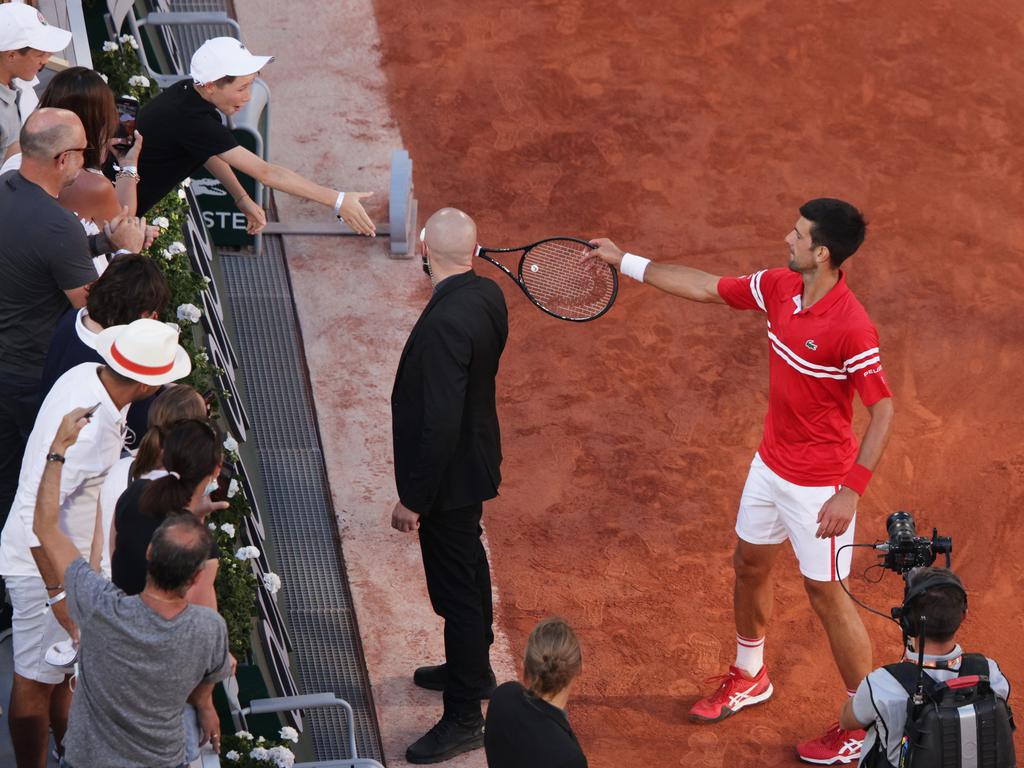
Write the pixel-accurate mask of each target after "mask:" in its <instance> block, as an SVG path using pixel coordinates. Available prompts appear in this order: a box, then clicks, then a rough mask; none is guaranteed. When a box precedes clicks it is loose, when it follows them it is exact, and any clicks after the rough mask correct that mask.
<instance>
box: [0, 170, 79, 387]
mask: <svg viewBox="0 0 1024 768" xmlns="http://www.w3.org/2000/svg"><path fill="white" fill-rule="evenodd" d="M95 279H96V267H95V266H94V265H93V263H92V254H91V253H90V250H89V240H88V238H87V237H86V236H85V230H84V229H82V223H81V222H80V221H79V220H78V219H77V218H75V214H73V213H72V212H71V211H69V210H67V209H66V208H62V207H61V205H60V203H58V202H57V199H56V198H54V197H53V196H51V195H50V193H49V192H47V191H46V190H45V189H43V188H42V187H40V186H38V185H37V184H33V183H32V182H31V181H29V180H28V179H26V178H25V177H24V176H22V175H21V173H20V172H18V171H8V172H7V173H5V174H4V175H3V176H0V372H5V373H13V374H17V375H20V376H25V377H27V378H33V379H38V378H39V377H40V375H41V374H42V371H43V363H44V362H45V361H46V351H47V349H49V346H50V339H51V337H52V336H53V330H54V328H55V327H56V326H57V320H59V319H60V316H61V315H62V314H64V312H66V311H67V309H68V307H70V306H71V304H70V303H69V302H68V299H67V296H66V295H65V294H64V291H71V290H74V289H75V288H81V287H82V286H83V285H88V284H89V283H91V282H93V281H94V280H95Z"/></svg>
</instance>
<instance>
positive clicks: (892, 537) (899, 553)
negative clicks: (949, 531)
mask: <svg viewBox="0 0 1024 768" xmlns="http://www.w3.org/2000/svg"><path fill="white" fill-rule="evenodd" d="M885 528H886V530H887V531H888V533H889V540H888V541H887V542H884V543H882V544H876V545H875V549H877V550H881V551H882V552H884V553H885V554H884V555H883V559H882V562H881V566H882V567H883V568H887V569H889V570H890V571H893V572H894V573H899V574H906V573H907V572H908V571H910V570H912V569H914V568H924V567H927V566H929V565H931V564H932V563H934V562H935V558H936V557H938V556H939V555H940V554H943V555H945V556H946V567H947V568H949V554H950V553H951V552H952V551H953V540H952V539H951V538H949V537H948V536H939V531H938V529H937V528H932V537H931V538H930V539H926V538H924V537H923V536H918V535H917V527H916V526H915V525H914V518H913V517H911V515H910V513H909V512H893V513H892V514H891V515H889V519H888V520H886V521H885Z"/></svg>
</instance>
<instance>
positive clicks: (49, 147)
mask: <svg viewBox="0 0 1024 768" xmlns="http://www.w3.org/2000/svg"><path fill="white" fill-rule="evenodd" d="M20 143H21V151H22V165H21V169H20V170H18V171H10V172H8V173H5V174H4V175H3V176H0V233H2V234H0V525H2V524H3V522H4V521H6V519H7V514H8V511H9V510H10V507H11V502H12V500H13V499H14V493H15V490H16V489H17V485H18V473H19V471H20V469H21V458H22V454H23V452H24V450H25V441H26V440H27V438H28V434H29V432H31V431H32V424H33V422H34V421H35V417H36V413H37V411H38V410H39V403H40V399H41V398H40V379H41V376H42V372H43V364H44V363H45V362H46V353H47V350H48V348H49V345H50V338H51V337H52V336H53V331H54V328H55V327H56V325H57V320H58V319H59V318H60V316H61V315H63V314H64V312H65V311H67V309H68V307H69V306H74V307H82V306H83V305H84V304H85V297H86V290H87V288H88V286H89V284H90V283H92V282H93V281H94V280H95V279H96V268H95V267H94V266H93V262H92V257H93V256H97V255H99V254H101V253H109V252H112V251H117V250H120V249H125V250H128V251H133V252H138V251H140V250H142V248H143V247H144V246H145V245H146V242H145V241H146V236H147V230H146V223H145V219H133V218H128V217H127V216H117V217H115V219H114V220H113V221H111V222H110V223H109V224H108V225H107V227H106V229H105V231H104V232H102V233H100V234H98V235H94V236H92V237H88V238H87V237H86V234H85V231H84V230H83V229H82V225H81V224H80V223H79V221H78V219H77V218H76V217H75V215H74V214H73V213H72V212H71V211H69V210H67V209H65V208H63V207H61V205H60V203H58V202H57V195H58V194H60V191H61V190H62V189H63V188H64V187H66V186H68V185H69V184H71V183H72V182H73V181H74V180H75V177H76V176H77V175H78V174H79V172H80V171H81V170H82V166H83V164H84V159H83V157H82V154H83V152H84V151H85V150H86V149H88V146H87V144H88V143H87V141H86V138H85V128H84V127H83V126H82V121H81V120H80V119H79V118H78V116H77V115H75V114H74V113H73V112H69V111H67V110H64V109H40V110H37V111H36V112H33V113H32V114H31V115H30V116H29V118H28V120H27V121H26V122H25V125H24V126H23V127H22V129H21V133H20Z"/></svg>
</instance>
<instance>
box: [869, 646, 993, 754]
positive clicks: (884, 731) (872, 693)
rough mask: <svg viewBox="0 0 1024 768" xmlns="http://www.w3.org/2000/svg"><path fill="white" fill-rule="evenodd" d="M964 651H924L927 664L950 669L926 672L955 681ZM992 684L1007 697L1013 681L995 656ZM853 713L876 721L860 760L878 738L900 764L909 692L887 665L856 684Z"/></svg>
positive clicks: (926, 671) (990, 670)
mask: <svg viewBox="0 0 1024 768" xmlns="http://www.w3.org/2000/svg"><path fill="white" fill-rule="evenodd" d="M962 655H963V651H961V650H960V646H959V645H958V646H956V647H955V648H954V649H953V651H952V652H951V653H948V654H946V655H945V656H930V655H928V654H925V657H924V662H925V665H928V664H934V663H936V662H940V661H944V662H946V663H948V664H949V665H950V667H951V669H928V668H927V666H926V667H925V674H926V675H928V676H929V677H931V678H932V679H933V680H935V681H936V682H939V683H944V682H946V681H947V680H952V679H953V678H954V677H956V676H957V675H959V674H960V657H961V656H962ZM905 660H906V661H913V662H916V661H917V657H916V656H914V658H910V657H908V658H907V659H905ZM988 668H989V684H990V685H991V686H992V690H993V691H994V692H995V694H996V696H999V697H1000V698H1002V699H1004V700H1005V699H1006V698H1008V697H1009V695H1010V684H1009V682H1007V680H1006V678H1005V677H1003V673H1002V672H1001V671H1000V670H999V665H998V664H996V663H995V662H994V661H993V660H992V659H989V660H988ZM853 716H854V717H856V718H857V720H858V721H860V722H862V723H873V724H874V725H872V726H871V728H869V729H868V732H867V737H866V738H865V739H864V745H863V747H861V760H863V759H864V757H866V756H867V754H868V751H869V750H870V749H871V747H872V746H873V745H874V743H875V741H877V740H878V739H879V738H881V739H883V740H884V741H885V745H886V750H887V753H888V759H889V762H890V763H891V764H892V765H899V759H900V742H901V741H902V740H903V729H904V728H905V727H906V725H907V692H906V690H904V688H903V686H902V685H900V682H899V680H897V679H896V678H895V677H893V676H892V675H890V674H889V673H888V672H886V671H885V669H884V668H879V669H876V670H875V671H874V672H871V673H870V674H869V675H868V676H867V677H866V678H864V679H863V680H862V681H861V684H860V685H859V686H858V687H857V693H856V695H855V696H854V697H853Z"/></svg>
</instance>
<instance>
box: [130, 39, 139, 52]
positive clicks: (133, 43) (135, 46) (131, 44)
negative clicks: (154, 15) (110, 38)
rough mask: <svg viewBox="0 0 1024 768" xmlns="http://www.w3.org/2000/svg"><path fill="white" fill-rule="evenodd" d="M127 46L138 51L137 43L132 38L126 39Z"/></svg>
mask: <svg viewBox="0 0 1024 768" xmlns="http://www.w3.org/2000/svg"><path fill="white" fill-rule="evenodd" d="M128 45H130V46H131V47H132V48H134V49H135V50H136V51H137V50H139V41H138V40H136V39H135V38H134V37H129V38H128Z"/></svg>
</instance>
